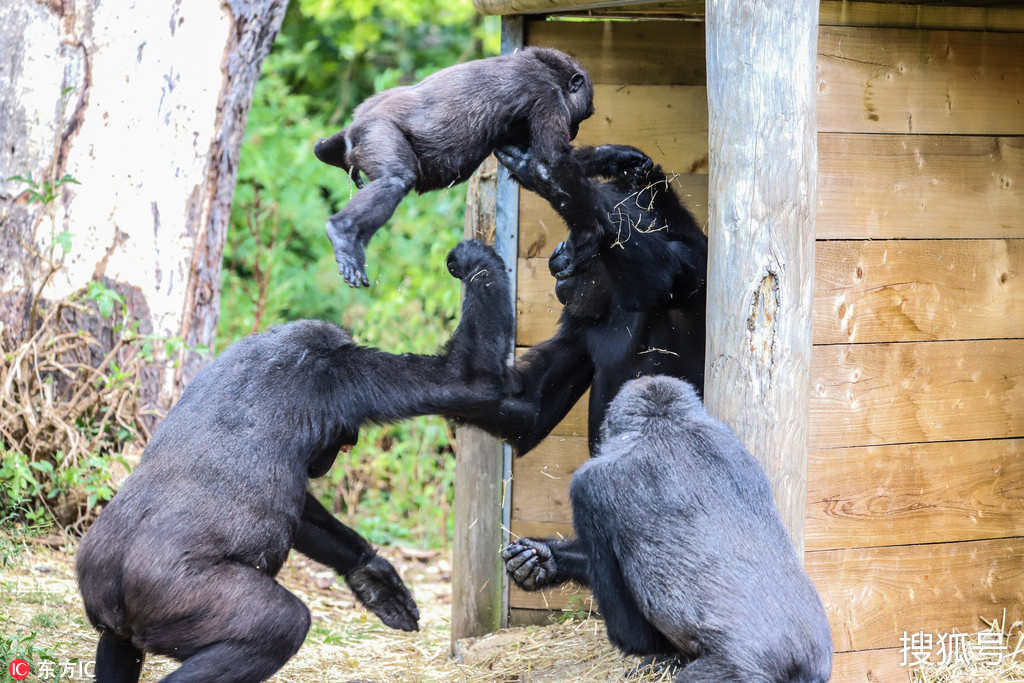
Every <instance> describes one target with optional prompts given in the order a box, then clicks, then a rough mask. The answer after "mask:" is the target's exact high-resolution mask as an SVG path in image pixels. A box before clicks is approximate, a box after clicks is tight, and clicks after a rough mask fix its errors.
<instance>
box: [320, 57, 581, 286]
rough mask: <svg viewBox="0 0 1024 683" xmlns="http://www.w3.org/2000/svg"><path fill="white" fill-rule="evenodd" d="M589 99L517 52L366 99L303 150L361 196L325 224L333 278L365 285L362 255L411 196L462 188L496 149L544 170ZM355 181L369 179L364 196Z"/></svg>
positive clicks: (566, 74) (564, 76)
mask: <svg viewBox="0 0 1024 683" xmlns="http://www.w3.org/2000/svg"><path fill="white" fill-rule="evenodd" d="M593 97H594V86H593V83H592V82H591V80H590V76H589V75H587V72H586V70H585V69H584V68H583V66H582V65H580V63H579V62H577V61H576V60H574V59H573V58H571V57H569V56H568V55H566V54H564V53H562V52H559V51H558V50H554V49H551V48H540V47H527V48H524V49H522V50H519V51H518V52H516V53H514V54H510V55H502V56H500V57H491V58H488V59H479V60H475V61H472V62H466V63H465V64H458V65H455V66H452V67H448V68H447V69H442V70H440V71H438V72H436V73H434V74H432V75H430V76H428V77H427V78H425V79H423V80H422V81H420V82H419V83H416V84H415V85H409V86H401V87H397V88H392V89H390V90H385V91H384V92H380V93H378V94H376V95H374V96H373V97H371V98H369V99H367V100H366V101H365V102H363V103H362V104H360V105H359V106H358V107H357V108H356V110H355V113H354V114H353V120H352V124H351V125H350V126H349V127H348V128H346V129H344V130H342V131H340V132H338V133H335V134H334V135H332V136H331V137H329V138H325V139H323V140H320V141H319V142H317V143H316V145H315V147H314V149H313V151H314V153H315V154H316V156H317V158H318V159H320V160H321V161H323V162H324V163H327V164H331V165H332V166H338V167H340V168H342V169H344V170H345V171H346V172H348V173H349V175H350V176H351V177H352V179H353V181H354V182H355V184H356V186H357V187H359V188H362V189H360V190H359V191H358V192H357V193H356V195H355V196H354V197H352V199H351V200H350V201H349V202H348V204H347V205H346V206H345V207H344V208H343V209H342V210H341V211H340V212H338V213H337V214H335V215H333V216H331V218H330V220H329V221H328V222H327V235H328V237H330V239H331V244H332V245H333V246H334V256H335V258H336V259H337V261H338V272H340V273H341V274H342V275H343V276H344V277H345V280H346V281H347V282H348V283H349V284H350V285H352V286H354V287H358V286H359V285H369V279H368V278H367V277H366V272H365V270H364V269H363V263H364V260H365V257H364V252H363V250H364V248H365V246H366V244H367V243H368V242H369V241H370V238H371V237H373V235H374V233H376V232H377V230H378V229H380V227H381V226H382V225H384V223H386V222H387V220H388V219H389V218H390V217H391V214H392V213H394V211H395V208H396V207H397V206H398V204H399V202H401V201H402V198H403V197H404V196H405V195H406V194H408V193H409V191H410V190H412V189H413V188H415V189H416V191H417V192H427V191H429V190H438V189H441V188H445V187H450V186H452V185H455V184H457V183H461V182H463V181H465V180H468V179H469V176H470V175H471V174H472V173H473V171H474V170H475V169H476V168H477V166H479V165H480V163H481V162H482V161H483V160H484V159H485V158H486V157H487V156H488V155H489V154H490V153H491V152H492V151H493V150H494V149H495V148H496V147H498V146H502V145H507V144H513V143H516V144H522V145H529V146H531V147H532V149H533V150H534V153H535V154H537V155H538V156H539V157H540V158H542V159H543V160H544V161H546V162H548V163H552V162H553V161H554V160H556V159H557V158H559V157H560V156H562V155H565V154H566V153H567V152H568V151H569V149H570V145H569V142H570V141H571V140H572V139H573V138H574V137H575V136H576V131H577V130H578V128H579V124H580V122H581V121H583V120H584V119H586V118H587V117H589V116H590V115H591V114H593V113H594V104H593ZM360 174H365V175H366V177H367V179H368V180H369V182H368V183H366V185H365V187H364V186H363V180H362V177H361V176H360Z"/></svg>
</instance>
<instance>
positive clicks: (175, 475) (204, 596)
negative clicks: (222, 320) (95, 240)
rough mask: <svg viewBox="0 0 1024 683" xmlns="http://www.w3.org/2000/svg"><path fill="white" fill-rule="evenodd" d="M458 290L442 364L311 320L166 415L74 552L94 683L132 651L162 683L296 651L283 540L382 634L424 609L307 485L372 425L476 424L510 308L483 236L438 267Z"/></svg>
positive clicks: (134, 665)
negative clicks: (170, 669) (349, 595)
mask: <svg viewBox="0 0 1024 683" xmlns="http://www.w3.org/2000/svg"><path fill="white" fill-rule="evenodd" d="M448 268H449V270H450V271H451V273H452V275H454V276H455V277H458V278H460V279H461V280H462V281H463V283H464V284H465V288H466V293H465V300H464V303H463V307H462V320H461V322H460V323H459V326H458V329H456V331H455V333H454V334H453V335H452V338H451V339H450V340H449V342H448V345H447V347H446V352H445V354H444V355H440V356H419V355H413V354H402V355H393V354H387V353H384V352H381V351H378V350H376V349H373V348H368V347H362V346H359V345H357V344H356V343H355V342H353V341H352V338H351V337H350V336H349V334H348V333H347V332H345V331H344V330H342V329H340V328H338V327H336V326H334V325H331V324H328V323H325V322H318V321H312V320H305V321H298V322H294V323H289V324H285V325H281V326H279V327H276V328H273V329H270V330H268V331H266V332H264V333H262V334H257V335H253V336H251V337H248V338H245V339H242V340H241V341H239V342H237V343H236V344H234V345H232V346H231V347H230V348H229V349H227V350H226V351H225V352H224V353H223V354H222V355H221V356H220V357H219V358H217V360H215V361H214V362H213V363H211V364H210V365H209V366H208V367H207V368H205V369H204V370H203V371H202V372H200V373H199V374H198V375H197V376H196V378H195V379H194V380H193V381H192V382H191V383H190V384H189V386H188V388H187V389H186V390H185V392H184V393H183V394H182V396H181V399H180V400H179V401H178V403H177V404H176V405H175V406H174V407H173V408H172V409H171V411H170V412H169V413H168V414H167V417H166V418H165V419H164V421H163V423H162V424H161V425H160V428H159V429H158V430H157V432H156V434H155V435H154V436H153V438H152V440H151V441H150V442H149V445H148V446H147V447H146V450H145V452H144V453H143V456H142V460H141V462H140V463H139V465H138V467H137V468H136V469H135V471H134V472H133V473H132V474H131V476H129V477H128V479H127V480H126V481H125V483H124V485H123V487H122V488H121V490H120V491H119V492H118V494H117V495H116V496H114V498H113V500H111V502H110V504H109V505H108V506H107V507H106V509H105V510H104V511H103V513H102V514H101V515H100V516H99V518H98V519H97V520H96V523H95V524H94V525H93V527H92V528H91V529H90V530H89V532H88V533H87V534H86V535H85V537H84V538H83V539H82V543H81V547H80V549H79V552H78V560H77V570H78V580H79V586H80V589H81V592H82V597H83V599H84V602H85V609H86V613H87V615H88V617H89V620H90V621H91V622H92V624H93V625H94V626H95V627H96V628H97V629H99V631H100V634H101V635H100V642H99V646H98V649H97V654H96V680H97V681H101V682H105V683H106V682H115V681H116V682H122V681H130V682H134V681H137V680H138V676H139V671H140V668H141V666H142V659H143V653H144V652H153V653H159V654H163V655H168V656H170V657H174V658H175V659H177V660H179V661H181V662H182V665H181V667H180V668H178V669H177V670H176V671H175V672H174V673H172V674H171V675H169V676H168V677H167V678H165V679H164V680H165V681H186V680H188V681H204V683H212V682H218V681H219V682H226V681H261V680H264V679H266V678H269V677H270V676H271V675H272V674H273V673H274V672H275V671H277V670H278V669H279V668H280V667H281V666H283V665H284V664H285V662H287V661H288V659H289V658H290V657H291V656H292V655H293V654H294V653H295V652H296V651H297V650H298V649H299V646H300V645H301V643H302V641H303V639H304V638H305V635H306V631H307V630H308V628H309V624H310V617H309V610H307V609H306V607H305V605H303V604H302V602H301V601H300V600H299V599H298V598H296V597H295V596H294V595H292V594H291V593H289V592H288V591H287V590H285V589H284V588H283V587H282V586H280V585H279V584H278V583H277V582H276V581H275V580H274V576H275V575H276V574H277V572H278V570H279V569H280V568H281V566H282V564H283V563H284V561H285V559H286V557H287V555H288V551H289V549H290V548H292V547H294V548H295V549H296V550H298V551H299V552H301V553H303V554H305V555H307V556H308V557H310V558H312V559H314V560H316V561H318V562H322V563H324V564H327V565H329V566H331V567H333V568H334V569H335V571H337V572H338V573H339V574H340V575H342V576H344V578H345V580H346V582H347V583H348V585H349V586H350V587H351V588H352V590H353V592H354V593H355V594H356V596H357V597H358V598H359V600H360V601H362V602H363V604H364V605H366V607H367V608H368V609H370V610H371V611H372V612H374V613H375V614H376V615H377V616H378V617H380V618H381V620H382V621H383V622H384V623H385V624H387V625H388V626H391V627H393V628H400V629H403V630H415V629H417V628H418V624H417V622H418V620H419V612H418V610H417V608H416V604H415V602H414V601H413V599H412V596H411V595H410V593H409V591H408V590H407V589H406V588H405V586H404V585H403V584H402V581H401V579H400V578H399V577H398V574H397V573H396V572H395V570H394V568H393V567H392V566H391V565H390V564H389V563H388V562H387V561H386V560H385V559H384V558H382V557H380V556H378V555H377V554H376V552H375V551H374V549H373V548H372V547H371V545H370V544H369V543H368V542H367V541H366V540H365V539H364V538H362V537H361V536H360V535H359V534H357V533H356V532H355V531H353V530H351V529H349V528H348V527H346V526H344V525H342V524H341V523H340V522H338V521H337V520H336V519H335V518H334V517H333V516H332V515H331V514H330V513H328V512H327V510H325V509H324V508H323V507H322V506H321V505H320V503H319V502H318V501H317V500H316V498H314V497H313V496H312V495H311V494H310V493H309V492H308V491H307V490H306V482H307V480H308V479H309V478H310V477H319V476H322V475H323V474H324V473H326V472H327V471H328V469H330V467H331V465H332V464H333V462H334V459H335V457H336V455H337V453H338V450H339V449H340V448H341V447H343V446H345V445H348V444H354V443H355V442H356V437H357V435H358V431H359V428H360V426H361V425H362V424H364V423H365V422H368V421H372V422H390V421H393V420H398V419H401V418H405V417H409V416H413V415H423V414H428V413H438V414H442V415H449V416H453V417H461V418H472V417H473V416H474V415H475V414H476V413H477V412H478V411H483V410H488V409H490V407H492V406H493V403H494V402H495V401H497V400H498V399H499V398H500V397H501V396H503V395H504V393H505V391H506V385H505V382H506V375H507V368H506V360H507V358H508V357H509V354H510V352H511V346H512V304H511V299H510V292H509V283H508V277H507V275H506V272H505V268H504V266H503V264H502V262H501V259H500V258H498V256H497V255H496V254H495V253H494V251H493V250H491V249H490V248H489V247H487V246H485V245H483V244H482V243H479V242H464V243H462V244H460V245H458V246H457V247H456V248H455V249H454V250H452V252H451V253H450V254H449V256H448Z"/></svg>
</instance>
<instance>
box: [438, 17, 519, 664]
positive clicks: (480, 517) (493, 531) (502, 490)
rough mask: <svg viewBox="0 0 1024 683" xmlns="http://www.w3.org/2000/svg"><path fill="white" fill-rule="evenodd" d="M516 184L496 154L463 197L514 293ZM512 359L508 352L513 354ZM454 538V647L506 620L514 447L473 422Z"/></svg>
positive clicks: (462, 432)
mask: <svg viewBox="0 0 1024 683" xmlns="http://www.w3.org/2000/svg"><path fill="white" fill-rule="evenodd" d="M522 45H523V20H522V18H521V17H506V18H504V19H502V22H501V52H502V54H508V53H510V52H513V51H515V50H517V49H519V48H520V47H522ZM518 225H519V187H518V185H516V183H515V182H514V181H513V180H512V179H511V177H510V176H509V174H508V171H507V170H505V168H504V167H500V168H499V167H498V164H497V162H496V160H495V159H494V158H493V157H491V158H489V159H488V160H487V161H486V162H485V163H484V165H483V166H482V167H481V168H480V170H479V171H478V172H477V174H475V175H474V177H473V179H472V180H471V183H470V189H469V191H468V193H467V199H466V230H465V234H466V237H467V238H473V237H478V238H489V237H490V236H492V235H493V238H494V246H495V250H496V251H497V252H498V255H499V256H501V257H502V259H503V260H504V261H505V268H506V271H507V272H508V274H509V278H510V280H511V284H512V291H511V294H512V303H513V304H514V303H515V296H516V261H517V258H516V254H517V250H518V243H519V232H518ZM509 360H510V361H511V360H512V359H511V358H510V359H509ZM456 441H457V443H456V451H457V454H458V455H457V458H458V459H457V461H456V464H455V538H454V540H453V543H452V551H453V554H454V557H455V561H454V565H453V567H452V650H453V651H454V650H455V645H456V642H457V641H458V640H459V639H460V638H468V637H472V636H480V635H484V634H487V633H491V632H493V631H496V630H498V629H499V628H501V627H502V626H505V625H507V623H508V586H507V583H506V582H507V578H506V576H505V570H504V566H503V564H502V562H501V548H502V546H504V545H506V544H507V543H508V538H507V534H506V532H504V531H503V529H508V527H509V519H508V516H509V503H508V496H507V495H506V494H507V491H506V487H507V485H508V482H509V481H510V479H511V474H510V473H511V467H512V453H511V450H510V448H509V446H508V445H507V444H505V443H503V442H502V441H500V440H498V439H495V438H494V437H492V436H489V435H488V434H486V433H484V432H483V431H482V430H479V429H476V428H475V427H469V426H463V427H460V428H459V430H458V435H457V437H456Z"/></svg>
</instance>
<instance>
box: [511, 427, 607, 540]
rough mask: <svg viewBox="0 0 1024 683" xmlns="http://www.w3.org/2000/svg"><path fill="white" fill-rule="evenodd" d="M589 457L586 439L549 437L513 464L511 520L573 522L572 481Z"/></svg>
mask: <svg viewBox="0 0 1024 683" xmlns="http://www.w3.org/2000/svg"><path fill="white" fill-rule="evenodd" d="M588 457H590V452H589V450H588V448H587V439H586V437H572V436H549V437H548V438H546V439H544V440H543V441H541V442H540V444H538V445H537V447H536V448H534V449H533V450H532V451H530V452H529V453H527V454H526V455H524V456H522V457H521V458H516V459H515V460H514V461H513V462H512V514H511V517H512V519H514V520H516V521H529V522H562V523H571V522H572V510H571V507H570V505H569V481H570V480H571V479H572V474H573V472H575V471H576V470H577V469H578V468H579V466H580V465H582V464H583V463H584V462H586V460H587V458H588Z"/></svg>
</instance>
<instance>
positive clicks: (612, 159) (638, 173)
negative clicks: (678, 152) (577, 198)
mask: <svg viewBox="0 0 1024 683" xmlns="http://www.w3.org/2000/svg"><path fill="white" fill-rule="evenodd" d="M594 156H595V158H596V159H600V160H601V161H603V166H604V168H603V170H602V173H601V175H604V176H607V177H609V178H620V179H622V180H625V181H626V183H627V184H628V185H630V186H632V187H633V188H634V189H640V188H642V187H645V186H646V185H647V182H648V181H647V176H648V175H649V174H650V172H651V171H653V170H654V162H653V161H651V158H650V157H649V156H647V155H646V154H644V153H643V152H641V151H640V150H639V149H637V148H636V147H630V146H629V145H601V146H600V147H595V148H594Z"/></svg>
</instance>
